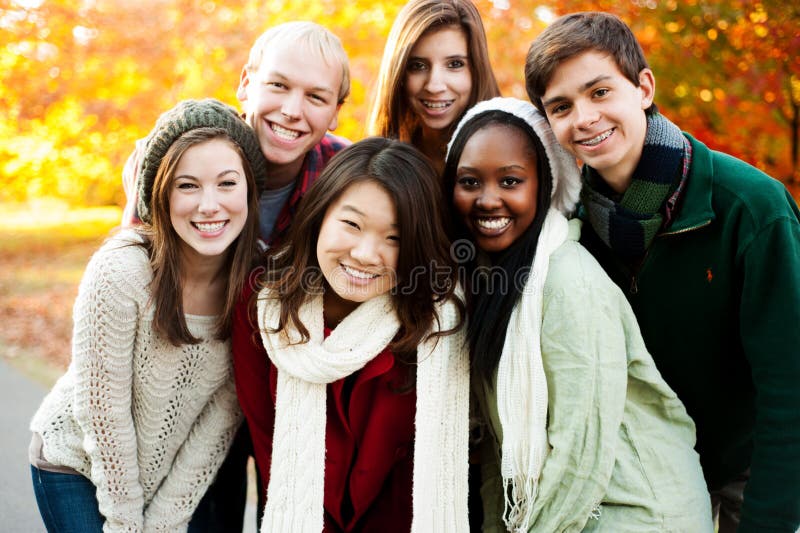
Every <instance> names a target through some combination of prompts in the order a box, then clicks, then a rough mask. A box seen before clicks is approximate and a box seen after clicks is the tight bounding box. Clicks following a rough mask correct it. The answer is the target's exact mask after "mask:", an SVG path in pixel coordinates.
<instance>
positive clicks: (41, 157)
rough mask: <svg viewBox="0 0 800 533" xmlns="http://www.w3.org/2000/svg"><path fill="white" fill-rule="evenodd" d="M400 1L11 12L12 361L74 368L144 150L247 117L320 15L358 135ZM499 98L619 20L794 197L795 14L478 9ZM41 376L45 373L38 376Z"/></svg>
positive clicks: (4, 7) (7, 350) (0, 243)
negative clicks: (273, 48)
mask: <svg viewBox="0 0 800 533" xmlns="http://www.w3.org/2000/svg"><path fill="white" fill-rule="evenodd" d="M402 4H403V2H402V1H399V0H390V1H383V2H376V1H374V0H350V1H347V2H344V1H342V0H314V1H313V2H312V1H298V0H291V1H290V0H257V1H256V0H245V1H241V2H221V1H213V0H139V1H137V2H130V1H129V0H78V1H76V0H0V78H1V79H0V180H2V187H0V216H2V218H3V220H4V222H5V224H7V225H10V231H6V232H4V235H3V236H2V237H0V356H2V357H3V358H4V359H5V360H6V361H9V362H11V363H12V364H13V365H14V366H17V367H18V368H21V369H23V370H24V371H25V372H26V373H28V374H31V375H35V376H36V377H37V379H39V380H40V381H42V382H44V383H46V384H49V383H51V382H52V379H53V376H54V375H56V374H57V373H58V372H60V371H61V370H62V369H63V368H65V366H66V364H67V363H68V361H69V352H70V348H69V336H70V329H71V317H70V315H71V306H72V300H73V299H74V296H75V292H76V286H77V282H78V280H79V279H80V275H81V272H82V270H83V267H84V266H85V264H86V261H87V260H88V257H89V255H90V254H91V252H92V251H93V250H94V249H95V248H96V247H97V246H98V245H99V243H100V242H102V239H103V238H105V236H107V235H108V232H109V230H110V229H111V228H112V227H114V226H115V225H116V224H117V222H118V220H119V216H120V212H119V206H121V205H122V204H123V202H124V193H123V191H122V187H121V182H120V176H121V171H122V166H123V164H124V162H125V159H126V158H127V156H128V154H129V153H130V151H131V149H132V147H133V144H134V141H135V140H136V139H138V138H140V137H142V136H144V135H146V133H147V132H148V131H149V129H150V128H151V127H152V125H153V123H154V121H155V119H156V118H157V116H158V115H159V114H160V113H161V112H162V111H164V110H166V109H168V108H170V107H171V106H173V105H174V104H175V103H176V102H177V101H179V100H181V99H185V98H202V97H207V96H212V97H216V98H218V99H220V100H223V101H225V102H228V103H230V104H232V105H234V106H238V102H237V100H236V95H235V90H236V86H237V83H238V80H239V75H240V71H241V67H242V65H243V64H244V62H245V60H246V57H247V54H248V52H249V49H250V46H251V45H252V43H253V42H254V41H255V39H256V37H258V35H260V34H261V33H262V32H263V31H264V30H265V29H266V28H268V27H270V26H272V25H275V24H278V23H281V22H285V21H289V20H297V19H303V20H313V21H315V22H318V23H320V24H322V25H324V26H326V27H328V28H329V29H331V30H332V31H333V32H334V33H336V34H337V35H338V36H339V37H340V38H341V39H342V42H343V44H344V46H345V48H346V50H347V51H348V54H349V56H350V60H351V72H352V80H353V83H352V85H353V86H352V93H351V97H350V98H349V100H348V101H347V102H346V103H345V105H344V106H343V108H342V111H341V114H340V121H339V128H338V129H337V131H336V133H338V134H340V135H343V136H345V137H349V138H350V139H353V140H357V139H359V138H361V137H362V136H363V135H364V130H363V125H364V122H365V117H366V112H367V104H368V102H369V100H370V98H371V94H372V89H373V84H374V81H375V76H376V72H377V69H378V64H379V62H380V58H381V53H382V50H383V46H384V43H385V39H386V35H387V34H388V31H389V28H390V26H391V23H392V20H393V19H394V16H395V14H396V13H397V12H398V10H399V9H400V7H401V5H402ZM476 4H477V5H478V8H479V10H480V12H481V13H482V16H483V20H484V25H485V27H486V30H487V33H488V39H489V49H490V54H491V59H492V64H493V67H494V70H495V72H496V74H497V77H498V80H499V82H500V85H501V88H502V90H503V93H504V94H505V95H512V96H517V97H520V98H526V95H525V89H524V81H523V65H524V60H525V54H526V52H527V49H528V46H529V44H530V42H531V40H532V39H533V38H534V37H535V36H536V35H538V33H539V32H541V31H542V29H543V28H544V27H545V26H546V25H547V24H548V23H549V22H550V21H552V20H553V19H554V18H555V17H557V16H558V15H560V14H563V13H567V12H571V11H578V10H589V9H591V10H603V11H609V12H613V13H615V14H617V15H619V16H621V17H622V18H623V19H624V20H625V21H626V22H628V23H629V24H630V25H631V27H632V28H633V29H634V31H635V33H636V34H637V36H638V37H639V39H640V41H641V43H642V45H643V47H644V49H645V53H646V54H647V57H648V59H649V61H650V64H651V67H652V68H653V70H654V72H655V75H656V80H657V91H656V102H657V103H658V105H659V107H660V109H661V110H662V112H663V113H664V114H665V115H667V116H668V117H669V118H671V119H672V120H673V121H675V122H676V123H677V124H678V125H679V126H681V127H682V128H683V129H685V130H687V131H690V132H692V133H693V134H694V135H695V136H696V137H698V138H699V139H700V140H702V141H703V142H705V143H706V144H708V145H710V146H711V147H713V148H716V149H720V150H723V151H726V152H729V153H731V154H733V155H735V156H737V157H740V158H742V159H744V160H746V161H748V162H750V163H752V164H753V165H755V166H757V167H759V168H761V169H763V170H764V171H765V172H767V173H769V174H770V175H772V176H773V177H775V178H777V179H779V180H781V181H783V182H784V183H785V184H786V185H787V187H789V188H790V189H791V190H792V191H793V194H795V198H797V197H798V191H800V170H798V122H799V121H800V117H799V115H800V3H798V2H784V1H777V0H769V1H764V2H758V1H737V0H733V1H731V0H725V1H696V0H688V1H677V0H667V1H657V0H634V1H629V0H616V1H608V0H603V1H593V2H588V1H578V0H558V1H544V0H540V1H533V0H495V1H494V2H492V1H489V0H477V1H476ZM40 363H41V364H40Z"/></svg>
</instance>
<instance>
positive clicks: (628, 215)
mask: <svg viewBox="0 0 800 533" xmlns="http://www.w3.org/2000/svg"><path fill="white" fill-rule="evenodd" d="M691 158H692V149H691V145H690V144H689V141H688V140H686V137H684V136H683V134H682V133H681V130H680V129H679V128H678V127H677V126H676V125H675V124H673V123H672V122H670V121H669V120H668V119H667V118H666V117H664V116H663V115H661V114H659V113H653V114H652V115H650V116H648V117H647V133H646V135H645V138H644V147H643V148H642V156H641V158H640V160H639V164H638V165H637V166H636V169H635V170H634V171H633V178H632V180H631V183H630V185H629V186H628V189H627V190H626V191H625V193H624V194H623V195H622V199H621V200H620V201H619V202H616V201H614V200H612V199H611V198H610V197H609V196H611V195H612V194H613V193H612V191H611V190H610V189H609V188H608V186H607V185H605V182H604V181H603V178H602V177H601V176H600V175H599V174H598V173H597V171H596V170H595V169H593V168H591V167H590V166H588V165H584V167H583V176H582V178H583V189H582V190H581V203H582V204H583V207H584V214H585V216H586V217H587V218H588V219H589V223H590V224H591V225H592V228H593V229H594V231H595V232H596V233H597V235H598V236H599V237H600V239H602V240H603V242H605V243H606V245H607V246H608V247H609V248H611V249H612V250H614V251H615V252H616V253H618V254H619V255H620V256H622V257H625V258H628V259H634V258H638V257H641V256H642V255H644V253H645V251H646V250H647V248H648V247H649V246H650V243H651V242H653V239H654V238H655V236H656V234H657V233H658V231H659V230H660V229H661V228H662V227H664V226H666V225H667V224H668V223H669V221H670V219H671V217H672V213H673V211H674V208H675V205H676V204H677V201H678V199H679V197H680V195H681V192H682V191H683V190H684V188H685V184H686V179H687V178H688V176H689V166H690V163H691Z"/></svg>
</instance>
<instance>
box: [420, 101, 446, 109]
mask: <svg viewBox="0 0 800 533" xmlns="http://www.w3.org/2000/svg"><path fill="white" fill-rule="evenodd" d="M452 103H453V102H452V101H447V102H429V101H428V100H423V101H422V105H424V106H425V107H427V108H428V109H443V108H445V107H449V106H450V104H452Z"/></svg>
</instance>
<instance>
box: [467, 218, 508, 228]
mask: <svg viewBox="0 0 800 533" xmlns="http://www.w3.org/2000/svg"><path fill="white" fill-rule="evenodd" d="M475 223H476V224H478V226H480V227H482V228H486V229H500V228H503V227H505V226H508V225H509V224H510V223H511V218H510V217H495V218H476V219H475Z"/></svg>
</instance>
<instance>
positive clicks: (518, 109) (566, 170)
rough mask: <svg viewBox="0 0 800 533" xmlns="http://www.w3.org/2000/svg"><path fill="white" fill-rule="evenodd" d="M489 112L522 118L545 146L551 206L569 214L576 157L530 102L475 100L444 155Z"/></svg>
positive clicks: (576, 180) (576, 189)
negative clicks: (471, 124)
mask: <svg viewBox="0 0 800 533" xmlns="http://www.w3.org/2000/svg"><path fill="white" fill-rule="evenodd" d="M488 111H502V112H505V113H508V114H510V115H514V116H515V117H517V118H519V119H521V120H524V121H525V122H526V123H527V124H528V125H529V126H530V127H531V128H533V131H534V133H535V134H536V135H538V137H539V139H541V141H542V144H543V145H544V151H545V153H546V154H547V159H548V161H549V163H550V170H551V174H552V175H553V189H552V193H551V205H552V206H553V207H555V208H556V209H558V210H559V211H561V213H562V214H564V215H565V216H569V214H571V213H572V212H573V211H574V210H575V206H576V205H577V204H578V200H579V197H580V191H581V178H580V171H579V169H578V165H577V163H576V162H575V158H574V157H572V155H570V154H569V153H568V152H567V151H566V150H565V149H564V148H562V147H561V145H560V144H559V143H558V141H557V140H556V136H555V134H554V133H553V130H552V129H551V128H550V124H549V123H548V122H547V118H546V117H545V116H544V115H542V114H541V113H540V112H539V110H538V109H536V108H535V107H534V106H533V104H531V103H530V102H526V101H524V100H520V99H518V98H508V97H502V96H498V97H495V98H492V99H490V100H484V101H483V102H478V103H477V104H475V105H474V106H473V107H472V108H470V109H469V110H468V111H467V112H466V113H465V114H464V117H463V118H462V119H461V121H460V122H459V123H458V126H456V129H455V131H454V132H453V136H452V137H451V138H450V143H449V144H448V145H447V157H448V158H449V157H450V149H451V147H452V146H453V141H454V140H455V139H456V138H457V137H458V134H459V133H460V132H461V129H462V128H463V127H464V125H465V124H467V123H468V122H470V121H471V120H473V119H475V118H476V117H478V115H482V114H483V113H486V112H488Z"/></svg>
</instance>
